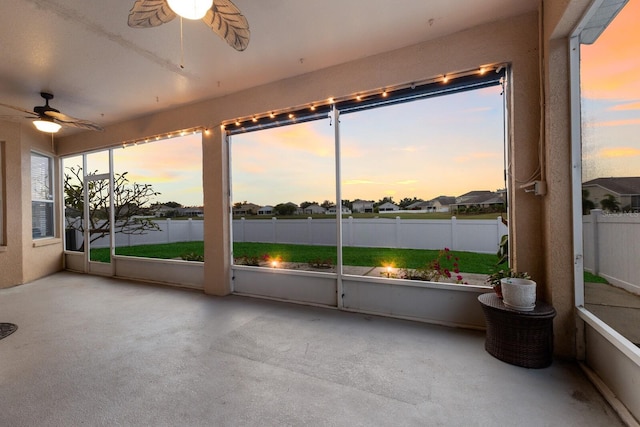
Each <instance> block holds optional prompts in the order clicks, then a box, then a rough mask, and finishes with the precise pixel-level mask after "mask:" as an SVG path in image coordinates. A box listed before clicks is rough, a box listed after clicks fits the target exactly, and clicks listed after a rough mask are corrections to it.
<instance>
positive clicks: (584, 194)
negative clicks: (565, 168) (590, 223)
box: [582, 188, 596, 215]
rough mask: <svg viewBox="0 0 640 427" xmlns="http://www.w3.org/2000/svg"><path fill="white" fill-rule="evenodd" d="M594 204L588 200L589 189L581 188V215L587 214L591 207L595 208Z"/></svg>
mask: <svg viewBox="0 0 640 427" xmlns="http://www.w3.org/2000/svg"><path fill="white" fill-rule="evenodd" d="M595 208H596V204H595V203H593V202H592V201H591V200H589V190H586V189H584V188H583V189H582V215H589V213H590V212H591V209H595Z"/></svg>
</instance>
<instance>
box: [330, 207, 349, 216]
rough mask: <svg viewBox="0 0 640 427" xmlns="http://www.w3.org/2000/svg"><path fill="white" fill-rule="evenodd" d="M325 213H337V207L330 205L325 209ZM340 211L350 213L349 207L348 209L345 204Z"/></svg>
mask: <svg viewBox="0 0 640 427" xmlns="http://www.w3.org/2000/svg"><path fill="white" fill-rule="evenodd" d="M325 213H326V214H327V215H331V214H334V215H335V214H336V213H337V208H336V206H335V205H333V206H330V207H329V209H327V211H326V212H325ZM342 213H343V214H350V213H351V209H349V208H348V207H347V206H343V207H342Z"/></svg>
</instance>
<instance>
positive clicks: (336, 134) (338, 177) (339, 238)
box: [331, 105, 344, 308]
mask: <svg viewBox="0 0 640 427" xmlns="http://www.w3.org/2000/svg"><path fill="white" fill-rule="evenodd" d="M331 118H332V121H333V124H334V140H335V159H336V251H337V253H336V258H337V262H336V273H337V283H336V288H337V293H338V295H337V306H338V308H343V307H344V302H343V299H344V289H343V288H342V179H341V175H340V170H341V166H340V110H338V109H337V108H336V106H335V105H334V106H333V109H332V110H331Z"/></svg>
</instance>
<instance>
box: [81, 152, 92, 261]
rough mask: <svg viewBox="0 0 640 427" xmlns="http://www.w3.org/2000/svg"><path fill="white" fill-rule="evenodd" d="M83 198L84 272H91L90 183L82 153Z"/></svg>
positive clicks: (84, 157)
mask: <svg viewBox="0 0 640 427" xmlns="http://www.w3.org/2000/svg"><path fill="white" fill-rule="evenodd" d="M82 192H83V193H84V194H83V195H82V199H83V201H84V221H83V223H84V224H83V225H82V228H83V229H84V233H83V236H82V238H83V239H84V245H83V246H84V272H85V273H88V272H89V261H90V260H91V242H90V241H89V240H90V237H91V234H90V228H91V222H90V221H89V183H88V182H87V155H86V154H83V155H82Z"/></svg>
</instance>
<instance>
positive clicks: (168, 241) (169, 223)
mask: <svg viewBox="0 0 640 427" xmlns="http://www.w3.org/2000/svg"><path fill="white" fill-rule="evenodd" d="M167 243H171V218H167Z"/></svg>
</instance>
